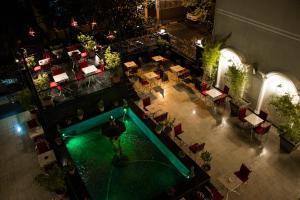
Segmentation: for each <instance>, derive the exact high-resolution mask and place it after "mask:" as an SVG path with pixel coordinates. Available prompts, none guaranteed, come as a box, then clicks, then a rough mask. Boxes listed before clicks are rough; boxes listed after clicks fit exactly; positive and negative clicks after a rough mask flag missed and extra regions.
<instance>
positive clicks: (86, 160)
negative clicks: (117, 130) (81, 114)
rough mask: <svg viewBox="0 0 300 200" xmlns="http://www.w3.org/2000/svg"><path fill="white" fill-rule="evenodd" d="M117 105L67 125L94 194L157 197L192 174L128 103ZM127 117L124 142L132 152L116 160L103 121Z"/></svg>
mask: <svg viewBox="0 0 300 200" xmlns="http://www.w3.org/2000/svg"><path fill="white" fill-rule="evenodd" d="M123 115H124V110H123V108H121V107H119V108H116V109H113V110H111V111H109V112H106V113H104V114H101V115H99V116H96V117H94V118H91V119H89V120H86V121H83V122H81V123H78V124H75V125H73V126H70V127H68V128H66V129H63V130H62V131H61V132H62V135H63V136H64V141H65V143H66V147H67V149H68V151H69V153H70V155H71V157H72V159H73V161H74V163H75V165H76V167H77V169H78V172H79V174H80V176H81V178H82V180H83V182H84V184H85V186H86V188H87V190H88V192H89V194H90V196H91V198H92V199H93V200H126V199H130V200H134V199H136V200H142V199H154V198H155V197H156V196H157V195H159V194H161V193H163V192H165V191H166V190H167V189H168V188H170V187H172V186H174V185H176V184H180V183H182V182H184V181H185V180H186V179H188V176H189V173H190V172H189V170H188V168H187V167H186V166H185V165H184V164H183V163H182V162H181V161H180V160H179V159H178V158H177V157H176V156H175V155H174V154H173V153H172V152H171V151H170V150H169V149H168V148H167V147H166V146H165V145H164V144H163V143H162V142H161V141H160V140H159V139H158V138H157V136H156V135H155V134H154V133H153V132H152V131H151V130H150V129H149V128H148V127H147V126H146V125H145V124H144V123H143V122H142V120H141V119H139V118H138V117H137V115H136V114H135V113H134V112H133V111H132V110H131V109H130V108H128V109H126V116H125V117H124V116H123ZM111 116H113V117H114V118H119V119H120V120H123V119H124V122H125V126H126V131H125V132H124V133H123V134H122V135H121V146H122V150H123V152H124V154H125V155H126V156H127V157H128V158H129V160H128V161H126V165H125V166H123V167H115V166H114V165H113V164H112V158H113V156H114V152H113V150H112V145H111V143H110V141H109V139H108V138H107V137H105V136H104V135H102V134H101V125H102V124H104V123H105V122H107V121H108V120H109V118H110V117H111Z"/></svg>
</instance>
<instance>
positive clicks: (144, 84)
mask: <svg viewBox="0 0 300 200" xmlns="http://www.w3.org/2000/svg"><path fill="white" fill-rule="evenodd" d="M138 79H139V83H140V84H141V85H142V87H143V90H146V89H148V87H149V86H150V83H149V82H148V81H147V80H145V79H142V78H141V77H138Z"/></svg>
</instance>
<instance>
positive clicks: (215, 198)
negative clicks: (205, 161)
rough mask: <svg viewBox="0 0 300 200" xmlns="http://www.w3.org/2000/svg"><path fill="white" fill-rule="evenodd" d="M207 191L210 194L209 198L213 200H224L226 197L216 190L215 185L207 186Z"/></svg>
mask: <svg viewBox="0 0 300 200" xmlns="http://www.w3.org/2000/svg"><path fill="white" fill-rule="evenodd" d="M205 189H206V191H208V192H209V196H210V199H211V200H222V199H224V196H223V195H222V194H221V193H220V192H219V191H218V190H217V188H215V186H213V185H211V184H210V185H209V186H205Z"/></svg>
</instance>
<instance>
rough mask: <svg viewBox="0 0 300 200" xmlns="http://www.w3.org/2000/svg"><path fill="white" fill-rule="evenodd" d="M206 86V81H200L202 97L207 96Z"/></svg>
mask: <svg viewBox="0 0 300 200" xmlns="http://www.w3.org/2000/svg"><path fill="white" fill-rule="evenodd" d="M206 87H207V83H201V88H200V93H201V94H202V95H203V96H204V97H207V96H208V94H207V89H206Z"/></svg>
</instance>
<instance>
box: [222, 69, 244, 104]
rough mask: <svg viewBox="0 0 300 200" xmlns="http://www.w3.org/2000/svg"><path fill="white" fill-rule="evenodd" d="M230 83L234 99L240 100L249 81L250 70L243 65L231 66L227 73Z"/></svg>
mask: <svg viewBox="0 0 300 200" xmlns="http://www.w3.org/2000/svg"><path fill="white" fill-rule="evenodd" d="M225 76H226V78H227V82H228V85H229V86H230V93H231V95H232V97H233V99H234V100H236V101H240V99H242V97H243V95H244V93H245V90H246V88H247V83H248V72H247V71H246V70H244V69H243V66H240V67H236V66H234V65H233V66H230V67H229V68H228V71H227V72H226V73H225Z"/></svg>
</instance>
